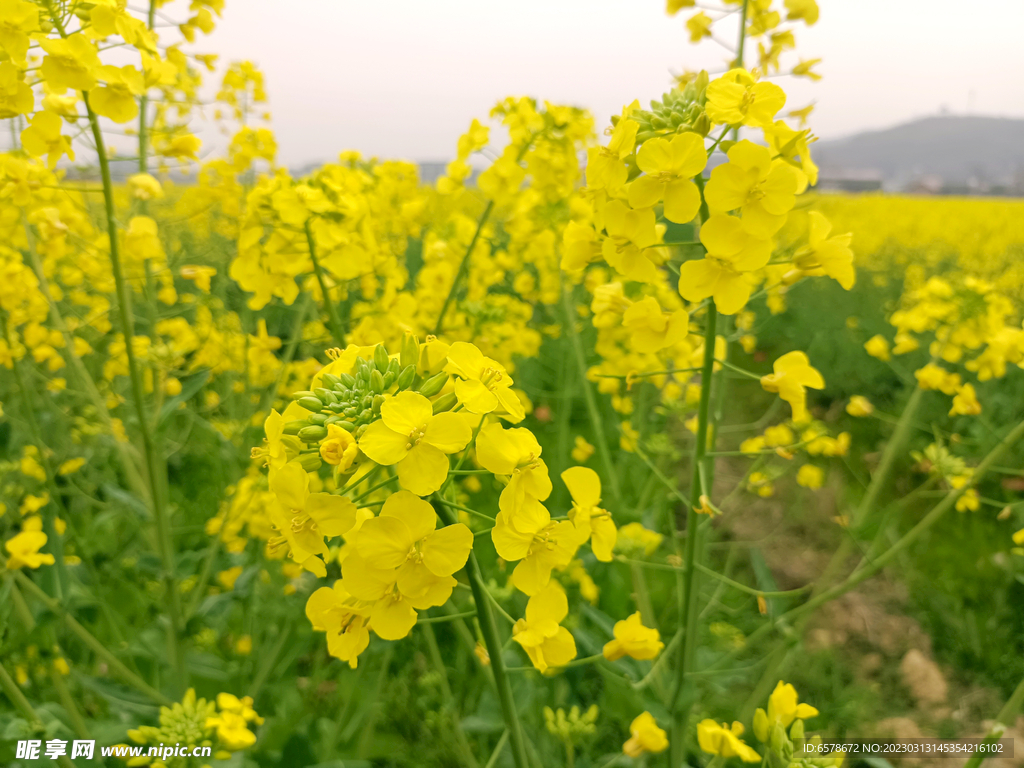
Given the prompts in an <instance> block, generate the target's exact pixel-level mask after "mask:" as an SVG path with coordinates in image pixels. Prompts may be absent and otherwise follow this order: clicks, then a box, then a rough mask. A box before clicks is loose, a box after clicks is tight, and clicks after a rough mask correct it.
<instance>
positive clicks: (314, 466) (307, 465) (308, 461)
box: [297, 453, 323, 472]
mask: <svg viewBox="0 0 1024 768" xmlns="http://www.w3.org/2000/svg"><path fill="white" fill-rule="evenodd" d="M297 461H298V462H299V466H300V467H302V468H303V469H304V470H306V471H307V472H315V471H316V470H318V469H320V465H321V464H322V463H323V462H321V461H320V457H319V456H317V455H316V454H315V453H304V454H302V455H301V456H299V458H298V459H297Z"/></svg>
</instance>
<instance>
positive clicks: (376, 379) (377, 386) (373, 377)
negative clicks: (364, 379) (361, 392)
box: [370, 370, 384, 393]
mask: <svg viewBox="0 0 1024 768" xmlns="http://www.w3.org/2000/svg"><path fill="white" fill-rule="evenodd" d="M370 387H371V389H373V391H374V392H377V393H380V392H383V391H384V377H383V376H381V375H380V371H377V370H375V371H373V373H371V374H370Z"/></svg>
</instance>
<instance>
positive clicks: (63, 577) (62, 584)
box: [0, 311, 68, 598]
mask: <svg viewBox="0 0 1024 768" xmlns="http://www.w3.org/2000/svg"><path fill="white" fill-rule="evenodd" d="M0 326H2V330H3V336H4V338H6V339H7V344H8V346H9V347H10V348H12V349H13V348H14V342H13V339H12V338H11V331H10V328H9V327H8V323H7V318H6V316H5V313H3V312H2V311H0ZM14 378H15V381H16V383H17V385H18V392H19V393H20V395H21V400H22V406H23V407H24V411H25V418H26V420H27V421H28V425H29V432H31V434H32V443H33V444H34V445H35V447H36V449H37V450H38V451H39V463H40V465H41V466H42V467H43V472H44V474H45V475H46V487H47V488H48V489H49V492H50V502H49V503H48V504H47V505H46V507H45V508H44V509H43V525H44V527H45V528H46V536H47V542H48V543H49V545H50V550H51V551H52V552H53V556H54V561H55V565H56V571H57V578H56V581H55V584H54V586H55V587H56V589H54V593H55V594H56V595H57V597H58V598H60V597H61V596H62V595H65V594H67V591H68V571H67V566H66V565H65V563H64V537H63V536H61V535H60V534H58V533H57V528H56V525H55V522H54V518H55V517H56V511H55V510H56V508H57V506H58V505H60V506H64V504H63V501H62V496H61V493H60V489H59V488H58V487H57V483H56V481H55V480H54V478H53V467H52V466H51V465H50V459H49V458H48V457H47V454H48V453H49V451H48V449H47V447H46V444H45V443H44V442H43V433H42V430H41V429H40V428H39V420H38V419H37V418H36V412H35V408H33V406H32V398H31V396H30V395H29V388H28V386H26V384H25V376H24V374H23V373H22V370H21V360H15V361H14ZM65 519H67V511H66V509H65Z"/></svg>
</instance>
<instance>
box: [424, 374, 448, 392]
mask: <svg viewBox="0 0 1024 768" xmlns="http://www.w3.org/2000/svg"><path fill="white" fill-rule="evenodd" d="M447 383H448V374H447V373H445V372H444V371H441V373H438V374H436V375H435V376H431V377H430V378H429V379H427V380H426V381H424V382H423V383H422V384H420V388H419V392H420V394H421V395H423V396H424V397H433V396H434V395H436V394H437V393H438V392H440V391H441V390H442V389H444V385H445V384H447Z"/></svg>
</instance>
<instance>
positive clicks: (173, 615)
mask: <svg viewBox="0 0 1024 768" xmlns="http://www.w3.org/2000/svg"><path fill="white" fill-rule="evenodd" d="M82 99H83V100H84V101H85V108H86V111H87V113H88V116H89V125H90V127H91V128H92V136H93V140H94V142H95V143H96V156H97V158H98V159H99V165H100V176H101V178H102V179H103V203H104V208H105V213H106V219H107V238H108V240H109V243H110V267H111V271H112V272H113V274H114V284H115V290H116V293H117V311H118V316H119V319H120V321H121V331H122V333H123V335H124V347H125V356H126V357H127V358H128V373H129V378H130V380H131V387H132V399H133V401H134V405H135V413H136V418H137V419H138V422H139V433H140V434H141V436H142V450H143V454H144V455H145V458H146V469H147V475H148V477H147V479H148V481H149V492H150V497H151V500H152V504H153V518H154V520H155V522H156V537H157V548H158V550H159V555H160V561H161V565H162V566H163V571H164V573H163V581H164V590H165V592H166V594H167V614H168V618H169V619H170V624H171V627H170V633H169V637H168V642H167V653H168V656H169V658H170V662H171V668H172V669H173V670H174V677H175V680H176V681H177V683H176V684H177V685H178V686H179V687H182V686H185V685H186V684H187V675H186V670H185V663H184V658H183V657H182V653H181V649H180V647H179V645H178V644H179V640H180V638H181V631H182V621H181V615H182V614H181V599H180V595H179V594H178V583H177V578H175V575H174V540H173V537H172V534H171V526H170V518H169V516H168V513H167V509H166V507H165V506H164V496H163V492H162V483H161V475H162V473H163V472H164V471H165V468H164V467H163V466H162V461H161V459H160V457H159V456H158V455H157V448H156V441H155V439H154V436H153V433H152V432H151V430H150V423H149V419H148V417H147V415H146V400H145V388H144V386H143V382H142V371H141V369H140V367H139V361H138V359H137V358H136V356H135V350H134V347H133V341H134V338H135V325H134V322H133V320H132V314H131V294H130V290H129V286H128V282H127V281H126V280H125V277H124V270H123V269H122V265H121V248H120V240H119V238H118V232H117V219H116V209H115V207H114V185H113V182H112V180H111V177H110V163H109V162H108V160H107V150H106V145H105V144H104V142H103V132H102V130H101V129H100V122H99V118H98V117H97V116H96V113H95V112H94V111H93V108H92V106H91V105H90V104H89V94H88V93H87V92H85V91H83V92H82Z"/></svg>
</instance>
